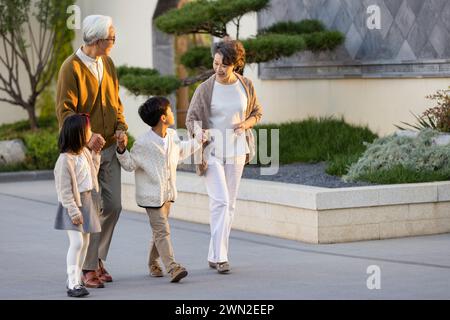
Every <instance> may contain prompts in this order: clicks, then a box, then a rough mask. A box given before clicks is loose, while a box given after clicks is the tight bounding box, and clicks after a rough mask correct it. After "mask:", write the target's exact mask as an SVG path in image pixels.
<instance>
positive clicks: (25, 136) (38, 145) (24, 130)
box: [0, 116, 135, 172]
mask: <svg viewBox="0 0 450 320" xmlns="http://www.w3.org/2000/svg"><path fill="white" fill-rule="evenodd" d="M38 122H39V127H40V128H41V129H38V130H37V131H32V130H30V123H29V122H28V121H26V120H25V121H19V122H16V123H12V124H5V125H2V126H0V140H12V139H21V140H22V141H23V142H24V144H25V147H26V148H27V152H26V154H25V162H23V163H18V164H13V165H6V166H0V172H10V171H24V170H52V169H53V168H54V166H55V163H56V160H57V159H58V156H59V149H58V136H59V130H58V122H57V120H56V118H55V117H54V116H51V117H42V118H40V119H39V120H38ZM134 141H135V139H134V137H133V136H132V135H130V134H128V146H127V148H128V150H129V149H130V148H131V147H132V146H133V143H134Z"/></svg>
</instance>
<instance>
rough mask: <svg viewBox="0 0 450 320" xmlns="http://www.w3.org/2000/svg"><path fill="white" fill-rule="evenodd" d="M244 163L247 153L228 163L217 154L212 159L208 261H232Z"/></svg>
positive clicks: (208, 174)
mask: <svg viewBox="0 0 450 320" xmlns="http://www.w3.org/2000/svg"><path fill="white" fill-rule="evenodd" d="M244 165H245V155H243V156H239V157H236V158H235V160H234V163H225V161H224V160H221V159H218V158H216V157H214V156H211V157H210V159H209V160H208V169H207V170H206V174H205V178H204V179H205V184H206V189H207V192H208V196H209V210H210V213H211V216H210V227H211V240H210V242H209V253H208V261H211V262H215V263H217V262H225V261H228V248H229V245H228V242H229V237H230V232H231V224H232V223H233V218H234V210H235V206H236V198H237V193H238V189H239V183H240V181H241V177H242V171H243V169H244Z"/></svg>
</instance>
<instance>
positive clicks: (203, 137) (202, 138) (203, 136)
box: [195, 129, 208, 143]
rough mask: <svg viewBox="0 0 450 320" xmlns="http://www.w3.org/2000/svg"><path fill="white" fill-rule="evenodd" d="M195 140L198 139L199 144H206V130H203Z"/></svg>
mask: <svg viewBox="0 0 450 320" xmlns="http://www.w3.org/2000/svg"><path fill="white" fill-rule="evenodd" d="M195 138H196V139H197V141H198V142H199V143H205V142H206V141H208V132H207V131H206V130H205V129H202V131H201V132H199V133H198V134H197V135H196V136H195Z"/></svg>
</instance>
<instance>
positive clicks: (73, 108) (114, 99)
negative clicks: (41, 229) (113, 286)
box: [56, 15, 128, 288]
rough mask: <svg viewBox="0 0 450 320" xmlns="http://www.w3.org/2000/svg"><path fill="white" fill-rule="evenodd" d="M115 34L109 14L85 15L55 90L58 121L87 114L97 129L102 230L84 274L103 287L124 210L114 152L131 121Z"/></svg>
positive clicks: (89, 283) (96, 236)
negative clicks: (126, 113) (115, 57)
mask: <svg viewBox="0 0 450 320" xmlns="http://www.w3.org/2000/svg"><path fill="white" fill-rule="evenodd" d="M115 40H116V37H115V30H114V27H113V24H112V19H111V18H110V17H107V16H101V15H91V16H88V17H86V18H85V19H84V21H83V41H84V45H83V46H81V47H80V48H79V49H78V50H77V51H76V52H75V53H74V54H72V55H71V56H69V57H68V58H67V59H66V61H64V63H63V64H62V66H61V69H60V71H59V75H58V84H57V93H56V115H57V118H58V122H59V127H60V128H61V127H62V125H63V122H64V120H65V119H66V118H67V117H68V116H70V115H72V114H75V113H83V114H88V115H89V117H90V122H91V128H92V132H93V134H92V138H91V139H90V141H89V143H88V147H89V148H90V149H92V150H95V151H97V152H100V151H101V165H100V171H99V174H98V182H99V186H100V193H99V194H98V195H97V199H98V204H99V214H100V224H101V232H100V233H93V234H91V240H90V243H89V247H88V249H87V253H86V259H85V263H84V265H83V268H82V269H83V271H82V272H83V275H82V277H81V278H82V279H83V282H84V284H85V286H86V287H88V288H103V287H104V282H111V281H112V277H111V275H110V274H109V273H108V272H107V271H106V269H105V268H104V266H103V261H104V260H106V257H107V254H108V250H109V247H110V244H111V239H112V235H113V232H114V228H115V226H116V223H117V221H118V218H119V215H120V212H121V210H122V206H121V169H120V164H119V162H118V160H117V157H116V141H117V140H119V141H123V142H125V143H126V141H127V135H126V131H127V129H128V126H127V124H126V122H125V118H124V115H123V105H122V102H121V101H120V98H119V81H118V78H117V73H116V68H115V66H114V63H113V61H112V60H111V58H110V57H109V54H110V51H111V49H112V47H113V45H114V43H115ZM81 261H82V260H81Z"/></svg>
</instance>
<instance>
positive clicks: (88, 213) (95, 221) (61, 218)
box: [55, 191, 101, 233]
mask: <svg viewBox="0 0 450 320" xmlns="http://www.w3.org/2000/svg"><path fill="white" fill-rule="evenodd" d="M80 198H81V205H82V206H81V208H80V211H81V214H82V215H83V224H79V225H74V224H73V223H72V219H70V216H69V212H68V210H67V209H66V208H64V207H63V206H62V204H61V202H60V203H59V204H58V209H57V211H56V219H55V229H57V230H74V231H80V232H83V233H96V232H100V231H101V227H100V219H99V215H100V204H99V201H97V195H95V196H94V194H93V193H92V192H91V191H86V192H82V193H80Z"/></svg>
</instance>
